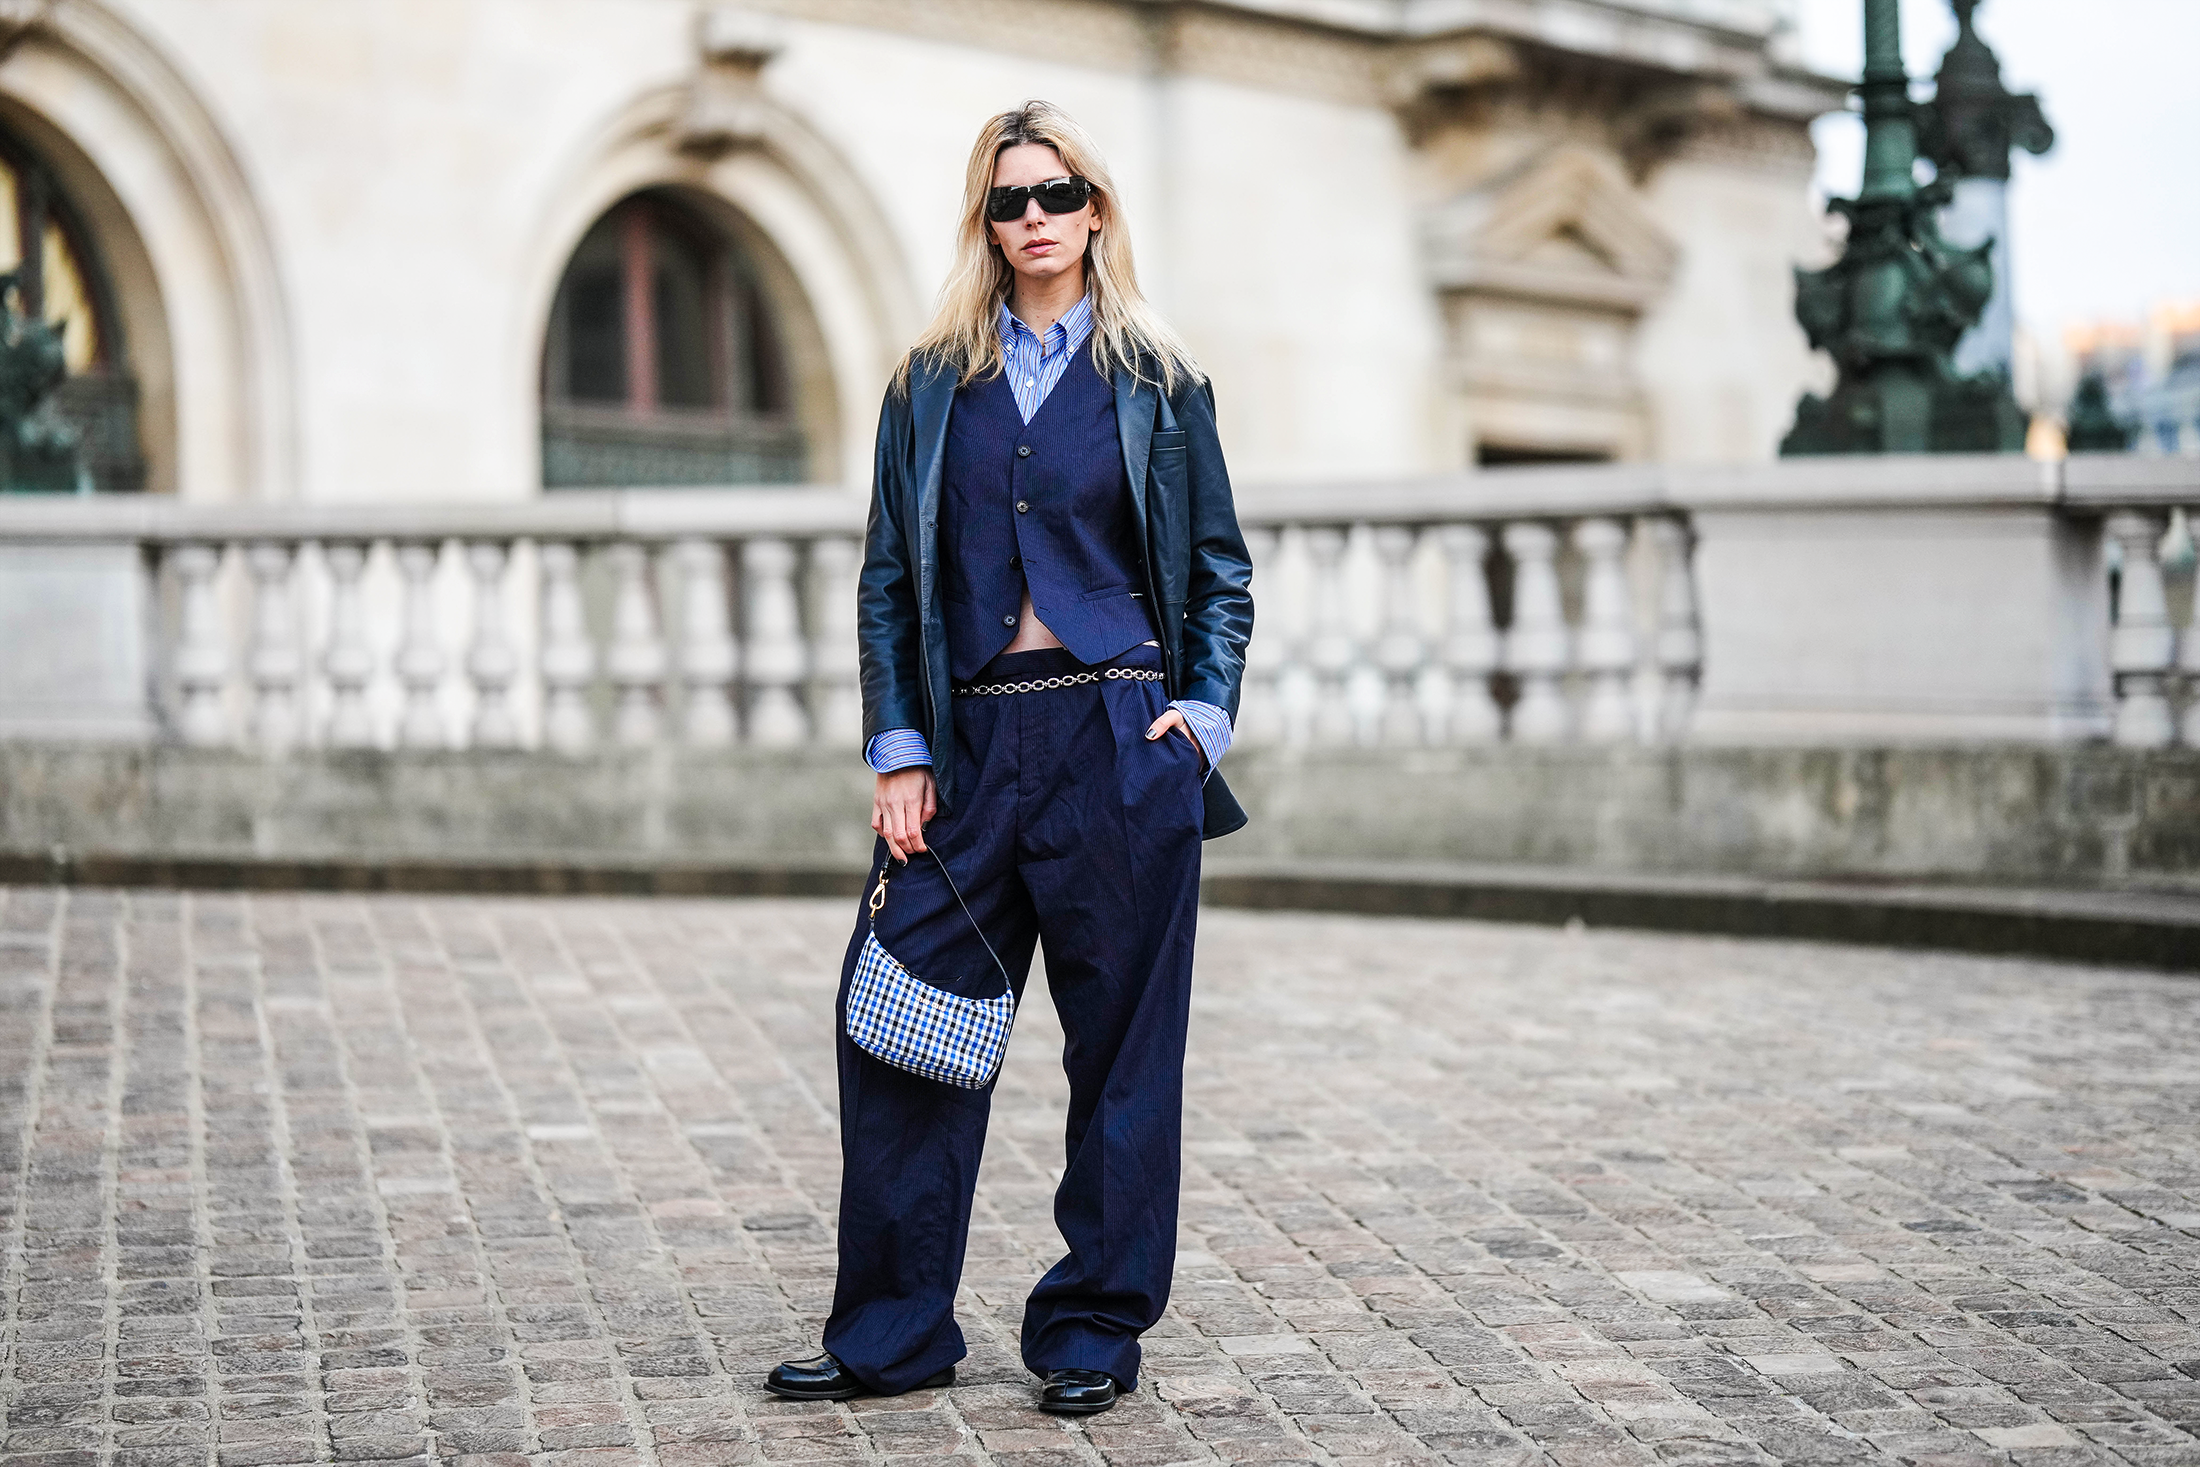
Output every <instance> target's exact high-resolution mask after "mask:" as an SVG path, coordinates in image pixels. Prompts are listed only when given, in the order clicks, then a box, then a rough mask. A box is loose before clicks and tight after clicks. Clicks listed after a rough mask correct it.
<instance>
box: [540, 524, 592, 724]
mask: <svg viewBox="0 0 2200 1467" xmlns="http://www.w3.org/2000/svg"><path fill="white" fill-rule="evenodd" d="M538 559H539V560H540V561H541V564H542V654H541V656H542V735H543V740H544V742H546V743H547V744H549V746H550V747H551V748H553V749H556V750H558V751H559V752H560V753H565V754H578V753H581V752H583V751H584V750H586V749H588V748H589V747H591V746H592V745H593V744H594V743H595V742H596V720H595V718H594V717H593V716H592V715H591V714H590V712H589V709H588V684H589V682H590V680H591V679H593V678H594V677H595V675H596V648H595V644H594V643H592V642H591V641H589V639H588V619H587V616H586V614H585V612H584V609H583V607H582V605H581V583H580V567H581V549H580V547H579V546H578V545H575V544H572V543H570V542H567V541H563V540H546V541H544V542H542V544H541V546H540V548H539V554H538Z"/></svg>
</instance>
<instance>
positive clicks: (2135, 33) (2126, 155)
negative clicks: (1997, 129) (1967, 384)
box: [1802, 0, 2200, 338]
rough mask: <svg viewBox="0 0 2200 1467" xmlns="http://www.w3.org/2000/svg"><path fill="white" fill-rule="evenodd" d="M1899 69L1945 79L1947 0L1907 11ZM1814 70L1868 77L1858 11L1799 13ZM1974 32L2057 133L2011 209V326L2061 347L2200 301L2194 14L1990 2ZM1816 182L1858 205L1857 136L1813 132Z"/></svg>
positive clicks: (2145, 2)
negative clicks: (2165, 303)
mask: <svg viewBox="0 0 2200 1467" xmlns="http://www.w3.org/2000/svg"><path fill="white" fill-rule="evenodd" d="M1902 11H1903V16H1902V18H1903V28H1904V31H1905V33H1906V34H1905V37H1904V44H1903V61H1904V62H1905V63H1906V64H1907V65H1908V67H1909V70H1910V74H1911V75H1912V76H1913V77H1917V76H1930V75H1931V74H1932V73H1933V72H1935V71H1938V70H1939V69H1940V58H1941V55H1942V54H1943V53H1944V52H1945V51H1946V50H1947V49H1948V43H1949V42H1950V41H1952V40H1953V39H1954V38H1955V20H1954V18H1953V17H1952V16H1951V15H1950V13H1949V11H1948V7H1947V4H1946V0H1904V4H1903V7H1902ZM1802 12H1803V13H1802V23H1803V35H1802V39H1803V45H1804V49H1805V54H1806V55H1807V56H1808V58H1809V59H1810V61H1811V64H1812V65H1813V66H1815V67H1816V68H1818V69H1820V70H1823V71H1829V72H1833V73H1836V74H1839V75H1842V76H1851V77H1853V76H1855V75H1856V74H1857V72H1858V71H1859V70H1861V68H1862V65H1863V0H1802ZM1978 28H1979V34H1980V35H1982V36H1984V37H1985V38H1986V41H1987V44H1989V45H1991V46H1992V47H1993V48H1994V50H1995V51H1996V52H1997V53H1998V54H1999V55H2000V57H2001V66H2002V77H2003V80H2005V81H2006V82H2007V83H2008V84H2009V87H2010V90H2012V91H2017V92H2028V91H2036V92H2038V93H2039V94H2040V99H2041V101H2042V103H2043V104H2044V105H2045V106H2046V109H2047V120H2048V121H2049V122H2051V123H2053V124H2054V127H2055V133H2056V145H2055V149H2054V151H2053V152H2051V153H2049V154H2048V155H2047V156H2046V157H2045V158H2034V157H2032V156H2031V155H2030V154H2028V153H2019V154H2018V155H2017V164H2016V177H2015V181H2014V184H2013V192H2012V195H2011V200H2010V208H2011V215H2012V217H2011V236H2012V238H2011V244H2012V247H2013V248H2014V249H2015V251H2016V267H2015V268H2016V294H2017V312H2018V315H2019V316H2020V317H2021V318H2022V319H2023V320H2024V321H2025V322H2026V324H2028V325H2030V326H2031V327H2032V328H2033V329H2034V330H2035V331H2038V332H2040V333H2041V334H2043V335H2046V336H2049V337H2051V338H2052V337H2056V336H2059V335H2060V334H2061V328H2062V327H2063V326H2064V325H2066V324H2067V323H2069V322H2072V321H2082V320H2094V319H2099V318H2103V317H2114V318H2123V319H2130V320H2137V319H2138V318H2139V317H2140V316H2142V315H2143V314H2144V312H2145V311H2146V308H2147V307H2148V306H2149V305H2152V304H2154V303H2156V302H2159V301H2162V300H2171V299H2174V300H2195V299H2200V69H2196V60H2200V0H1984V3H1982V4H1981V5H1980V6H1979V11H1978ZM1817 132H1818V145H1819V178H1820V182H1821V184H1822V185H1824V186H1825V187H1826V188H1828V189H1830V190H1831V191H1833V192H1835V193H1838V194H1853V193H1854V192H1855V190H1856V186H1857V181H1858V176H1859V173H1860V171H1861V169H1862V166H1863V124H1862V123H1861V122H1860V121H1857V120H1854V119H1844V118H1838V117H1837V118H1828V119H1825V120H1823V121H1821V122H1820V123H1819V124H1818V129H1817Z"/></svg>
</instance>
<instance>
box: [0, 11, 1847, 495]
mask: <svg viewBox="0 0 2200 1467" xmlns="http://www.w3.org/2000/svg"><path fill="white" fill-rule="evenodd" d="M1784 9H1785V5H1784V3H1783V0H1624V3H1623V0H751V3H748V4H743V5H717V4H709V3H697V0H436V3H433V4H420V3H409V0H6V3H4V4H0V46H4V48H5V56H4V60H0V160H4V161H5V162H6V163H7V164H8V168H9V169H10V170H11V172H10V180H9V181H10V197H11V199H16V200H17V201H18V203H19V204H21V203H22V201H23V200H26V199H27V200H30V201H31V202H32V203H36V202H37V200H38V199H46V200H49V202H48V203H46V204H43V205H41V206H40V207H42V208H43V209H44V210H45V212H43V213H40V214H37V215H36V217H35V218H33V219H32V220H31V222H30V223H27V224H26V223H25V222H24V219H25V216H24V215H23V213H22V208H27V207H30V205H29V204H22V208H19V209H18V221H17V223H18V227H17V228H16V230H15V231H14V236H15V240H16V256H17V259H18V260H35V261H36V262H37V263H38V264H40V265H43V266H44V267H45V268H44V270H43V282H45V285H44V290H43V293H42V295H41V296H40V297H39V298H37V299H35V300H34V299H31V298H30V297H29V296H28V295H26V296H25V297H24V303H25V305H26V306H27V307H29V308H32V309H35V310H37V311H38V312H41V313H43V314H45V315H47V316H48V317H49V318H52V319H56V320H61V321H64V322H66V323H69V329H71V330H73V331H75V332H76V344H75V345H74V346H73V347H72V350H73V351H74V352H75V356H74V357H73V358H72V370H74V371H75V373H76V377H77V378H84V379H86V380H87V382H90V385H82V384H79V383H78V382H77V381H76V378H72V383H71V386H70V388H69V391H71V392H73V393H74V394H75V396H76V399H78V400H80V411H81V413H82V414H90V415H93V416H94V417H97V421H96V422H95V423H93V424H92V426H93V427H94V428H95V429H96V430H97V432H96V433H95V435H94V436H95V437H97V438H98V441H99V442H100V443H101V444H103V445H105V447H104V448H103V450H102V451H103V452H104V453H105V454H106V455H107V457H106V458H105V459H102V462H103V463H106V462H108V461H109V460H112V462H113V463H114V464H115V465H117V466H118V467H115V468H114V469H113V472H112V475H110V476H109V477H107V478H105V479H103V480H102V487H108V488H131V487H138V486H142V487H144V488H146V489H149V490H152V491H155V492H177V493H181V494H182V495H184V496H186V497H188V498H191V499H195V500H201V501H226V500H236V501H260V502H282V501H322V502H332V501H391V502H407V501H412V502H418V501H432V500H451V499H470V500H512V499H524V498H529V497H533V496H535V495H537V494H539V493H541V492H544V490H545V489H555V488H557V487H559V486H562V485H583V484H606V483H726V482H792V481H810V482H829V481H835V480H841V479H844V478H860V477H861V476H862V474H863V473H864V471H865V468H866V464H867V458H868V454H869V451H870V437H871V433H872V429H873V425H874V422H875V407H876V402H877V399H878V396H879V393H880V391H881V390H882V387H883V385H884V383H885V381H886V378H887V376H888V373H889V372H890V370H891V368H892V365H893V363H894V361H895V360H896V358H897V357H898V355H899V354H900V352H901V351H902V350H903V348H904V347H905V346H906V344H907V343H908V342H909V341H910V340H911V338H912V337H913V336H914V334H915V333H916V331H917V330H918V328H919V327H920V325H921V324H922V321H923V319H924V318H925V315H926V313H927V310H928V307H929V302H930V300H931V297H932V293H933V290H934V288H935V286H936V283H937V281H938V280H939V278H940V276H941V274H942V272H943V270H944V268H945V266H946V262H947V257H948V250H949V245H950V241H951V237H952V233H953V224H954V214H955V209H956V206H957V195H958V190H959V178H960V171H961V168H962V163H963V158H964V155H965V151H966V149H967V147H968V145H969V141H970V138H971V137H972V135H973V133H974V131H975V129H976V127H977V125H978V123H979V122H980V120H981V119H982V118H983V117H985V116H986V115H988V114H990V113H992V112H995V111H998V110H1001V109H1003V108H1005V107H1007V106H1010V105H1013V104H1014V103H1016V102H1017V101H1019V100H1021V99H1023V98H1026V97H1032V96H1044V97H1048V98H1050V99H1052V100H1054V101H1056V102H1059V103H1061V104H1063V105H1065V106H1067V107H1068V108H1069V109H1071V111H1072V112H1074V113H1075V114H1076V115H1078V116H1079V117H1080V118H1081V119H1082V120H1083V121H1084V122H1085V123H1086V124H1087V126H1088V127H1090V128H1091V129H1092V131H1093V132H1094V133H1095V134H1096V135H1097V136H1098V137H1099V139H1100V140H1101V142H1102V145H1103V146H1104V147H1105V148H1106V149H1107V151H1108V153H1109V155H1110V160H1111V163H1112V165H1113V166H1114V168H1115V169H1116V170H1117V173H1118V176H1119V179H1120V181H1121V183H1122V185H1123V187H1124V190H1125V194H1126V204H1127V210H1128V216H1129V219H1130V223H1131V225H1132V228H1133V230H1134V235H1135V239H1136V243H1137V248H1138V250H1139V255H1140V264H1141V269H1142V272H1143V273H1144V274H1145V276H1146V277H1147V280H1148V284H1149V288H1150V289H1151V290H1152V292H1153V294H1155V296H1156V297H1157V298H1158V299H1159V300H1160V302H1161V303H1162V305H1163V307H1164V309H1165V310H1167V311H1168V313H1169V314H1170V315H1171V316H1172V318H1173V319H1174V320H1175V321H1176V322H1177V323H1178V324H1179V325H1180V326H1181V327H1182V329H1183V330H1184V331H1185V333H1186V335H1187V336H1188V337H1189V339H1190V341H1191V342H1192V344H1193V346H1194V348H1195V350H1196V351H1197V352H1198V353H1199V355H1200V357H1201V358H1202V360H1203V362H1204V363H1205V364H1206V366H1207V367H1208V368H1209V369H1210V370H1211V372H1212V373H1213V375H1214V377H1215V379H1216V382H1217V389H1218V395H1219V399H1220V404H1221V417H1222V423H1223V428H1224V434H1225V438H1226V441H1227V445H1228V448H1229V450H1230V452H1231V455H1232V460H1233V465H1234V467H1235V468H1236V470H1237V472H1238V474H1239V476H1240V477H1241V478H1243V479H1245V480H1247V481H1254V482H1259V481H1268V482H1280V481H1293V480H1299V481H1305V480H1332V481H1333V480H1338V479H1350V478H1360V477H1368V476H1386V477H1387V476H1400V475H1412V474H1417V473H1424V472H1434V471H1440V470H1447V469H1454V468H1457V467H1460V466H1462V465H1468V464H1473V463H1476V462H1483V463H1491V462H1521V461H1538V460H1567V459H1574V460H1579V459H1639V458H1660V459H1668V460H1674V461H1697V462H1738V461H1739V462H1746V461H1753V460H1759V459H1764V458H1767V457H1769V456H1770V454H1771V452H1772V448H1773V445H1774V443H1775V442H1776V440H1777V438H1778V435H1779V433H1780V432H1781V430H1782V429H1783V428H1784V427H1785V425H1786V423H1787V421H1788V419H1789V417H1790V416H1791V414H1792V410H1793V404H1794V401H1795V398H1796V396H1797V394H1798V392H1799V391H1800V390H1801V389H1802V388H1803V386H1804V385H1805V384H1806V382H1807V381H1808V380H1810V379H1811V378H1812V376H1813V374H1814V371H1815V369H1814V366H1813V364H1812V362H1811V361H1810V359H1809V357H1808V355H1807V353H1806V350H1805V347H1804V343H1803V339H1802V335H1801V333H1800V331H1799V330H1798V329H1797V328H1796V327H1795V325H1794V324H1793V321H1792V316H1791V309H1790V305H1791V297H1792V281H1791V278H1790V274H1789V271H1790V267H1791V266H1792V265H1793V264H1795V263H1797V262H1798V261H1804V260H1808V259H1810V258H1811V257H1813V256H1815V255H1817V254H1819V253H1820V252H1821V251H1822V248H1823V246H1822V241H1821V233H1820V227H1819V224H1818V222H1817V220H1816V219H1815V218H1814V217H1813V215H1812V213H1811V211H1810V207H1809V203H1808V200H1807V196H1806V185H1807V181H1808V178H1809V175H1810V171H1811V166H1812V153H1811V148H1810V142H1809V135H1808V131H1807V129H1808V124H1809V122H1810V120H1811V118H1812V117H1814V116H1815V115H1818V114H1819V113H1822V112H1824V111H1826V110H1828V109H1831V108H1833V107H1836V106H1838V105H1840V102H1841V93H1840V90H1839V89H1838V88H1837V87H1836V86H1834V85H1833V84H1831V83H1829V82H1827V81H1826V80H1824V79H1822V78H1817V77H1813V76H1810V75H1808V74H1806V73H1804V72H1803V71H1801V70H1800V69H1798V68H1797V67H1796V66H1794V65H1793V64H1791V62H1790V61H1789V60H1788V59H1787V57H1786V56H1785V53H1784V50H1783V45H1782V36H1783V18H1784V17H1783V12H1784ZM22 180H29V182H22ZM45 220H51V221H54V225H53V228H52V229H50V230H49V229H48V228H47V226H46V225H45V224H44V223H43V222H41V221H45ZM8 233H9V232H8V231H7V230H5V229H0V256H4V255H5V254H6V236H7V235H8ZM7 263H8V261H7V260H6V259H4V258H0V266H5V265H6V264H7ZM93 378H96V379H97V381H96V382H91V381H90V379H93ZM99 414H104V415H105V416H97V415H99ZM86 421H88V422H89V421H91V419H90V418H87V419H86ZM118 425H120V426H118ZM132 435H134V440H135V441H134V444H133V442H132V441H131V439H132ZM102 472H103V473H106V472H107V471H106V470H103V471H102Z"/></svg>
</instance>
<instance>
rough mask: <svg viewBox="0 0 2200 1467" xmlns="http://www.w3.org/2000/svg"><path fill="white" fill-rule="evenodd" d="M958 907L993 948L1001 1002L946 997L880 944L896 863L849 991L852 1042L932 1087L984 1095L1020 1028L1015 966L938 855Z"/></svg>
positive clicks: (882, 877)
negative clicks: (997, 948)
mask: <svg viewBox="0 0 2200 1467" xmlns="http://www.w3.org/2000/svg"><path fill="white" fill-rule="evenodd" d="M931 854H932V859H933V860H935V861H939V863H940V875H942V876H945V877H946V878H947V889H948V890H949V891H952V892H954V893H955V904H956V905H957V906H959V907H961V908H962V909H963V915H964V916H965V917H970V927H971V930H972V931H974V932H976V933H977V934H978V941H980V942H982V943H985V951H986V955H987V956H988V957H990V958H992V959H993V966H994V967H996V968H999V969H1000V970H1001V993H1000V997H998V998H960V997H957V996H956V995H955V994H952V993H945V992H942V991H941V990H940V989H937V988H934V987H933V986H932V985H931V984H929V983H927V982H925V981H924V980H923V979H921V978H919V977H918V976H917V975H916V974H914V973H912V972H910V971H909V970H908V969H907V968H905V967H903V966H902V965H901V963H900V961H899V960H897V959H896V958H895V957H894V955H893V954H892V953H890V952H888V951H887V950H886V948H885V945H884V944H882V943H881V942H880V941H879V940H878V914H879V909H880V908H881V907H883V906H885V905H886V878H887V876H888V875H889V874H890V873H891V872H892V871H893V869H894V858H893V857H892V856H888V857H887V858H886V860H885V862H884V863H883V864H882V865H880V867H879V872H878V885H877V886H875V887H873V888H872V889H871V900H870V910H871V930H870V931H869V932H868V933H866V934H865V935H864V938H863V951H862V952H861V953H860V954H858V955H857V957H856V972H855V977H854V979H853V980H852V981H851V982H850V983H849V985H848V1037H849V1038H850V1039H851V1040H853V1041H855V1045H856V1048H858V1049H860V1050H862V1051H863V1052H864V1053H865V1054H868V1055H870V1056H871V1057H872V1058H873V1059H877V1060H883V1061H884V1062H885V1063H887V1064H890V1065H892V1066H894V1067H895V1068H896V1069H902V1070H907V1071H909V1073H911V1074H912V1075H922V1076H924V1078H926V1079H927V1080H938V1081H940V1082H942V1083H943V1084H948V1085H958V1086H960V1087H962V1088H963V1089H965V1090H983V1089H984V1088H985V1087H986V1086H988V1085H990V1084H992V1083H993V1077H994V1075H995V1074H997V1073H999V1071H1000V1068H1001V1056H1002V1055H1004V1054H1006V1053H1007V1052H1008V1031H1009V1030H1010V1029H1011V1028H1012V1027H1014V1025H1015V1023H1016V987H1015V984H1013V983H1011V982H1010V981H1009V977H1008V965H1007V964H1006V963H1003V962H1002V961H1001V955H1000V954H999V953H997V952H994V951H993V944H992V943H990V942H986V937H985V930H984V929H983V928H981V927H979V926H978V919H977V918H976V917H971V916H970V904H969V903H967V902H965V901H964V900H963V896H962V892H961V891H959V890H957V889H956V886H955V878H954V877H953V876H952V875H949V873H948V870H947V863H946V862H945V861H940V853H939V852H938V851H933V852H932V853H931Z"/></svg>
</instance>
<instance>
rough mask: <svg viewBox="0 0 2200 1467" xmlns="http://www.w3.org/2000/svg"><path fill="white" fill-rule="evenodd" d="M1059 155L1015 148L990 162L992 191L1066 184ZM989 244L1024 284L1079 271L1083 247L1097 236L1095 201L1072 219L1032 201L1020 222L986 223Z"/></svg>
mask: <svg viewBox="0 0 2200 1467" xmlns="http://www.w3.org/2000/svg"><path fill="white" fill-rule="evenodd" d="M1069 172H1070V170H1069V169H1068V167H1066V166H1065V165H1064V164H1063V162H1062V155H1061V154H1060V153H1057V152H1055V151H1054V150H1053V149H1052V148H1050V147H1048V146H1047V145H1046V144H1044V143H1018V144H1017V145H1016V146H1015V147H1013V148H1005V149H1003V150H1002V152H1001V156H1000V157H999V158H997V159H996V160H994V164H993V187H995V188H1022V187H1024V186H1026V185H1029V184H1034V183H1045V182H1047V181H1048V180H1049V179H1054V178H1067V177H1068V176H1069ZM986 227H987V228H989V229H991V230H992V231H993V240H994V243H996V244H998V245H999V246H1000V247H1001V253H1002V254H1004V255H1006V256H1007V257H1008V263H1009V264H1010V265H1011V266H1012V267H1013V268H1014V269H1015V271H1016V274H1017V276H1018V277H1019V278H1020V279H1023V280H1029V281H1040V280H1047V279H1051V278H1052V277H1054V276H1057V275H1061V274H1063V273H1065V272H1067V271H1071V270H1079V269H1082V268H1083V266H1084V260H1085V246H1086V245H1087V244H1088V243H1089V242H1090V241H1091V239H1092V237H1093V235H1095V234H1097V233H1098V232H1099V230H1100V201H1099V200H1098V199H1097V198H1095V199H1093V200H1092V201H1091V202H1089V203H1087V204H1086V205H1085V207H1084V208H1082V209H1079V210H1078V211H1077V212H1076V213H1074V214H1049V213H1048V212H1047V211H1046V210H1044V209H1042V208H1040V207H1039V201H1038V200H1037V199H1031V200H1028V201H1027V202H1026V203H1025V204H1024V214H1023V217H1022V218H1021V219H1011V220H1009V221H1008V223H1006V224H995V223H993V222H992V221H991V220H988V221H986Z"/></svg>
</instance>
